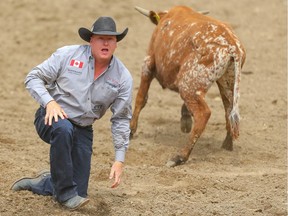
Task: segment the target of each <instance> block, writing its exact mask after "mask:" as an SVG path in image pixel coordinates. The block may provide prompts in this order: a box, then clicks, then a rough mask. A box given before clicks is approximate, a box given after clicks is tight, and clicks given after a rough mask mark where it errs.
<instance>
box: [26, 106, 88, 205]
mask: <svg viewBox="0 0 288 216" xmlns="http://www.w3.org/2000/svg"><path fill="white" fill-rule="evenodd" d="M45 114H46V110H45V109H44V108H43V107H40V108H39V109H38V110H37V112H36V114H35V121H34V125H35V128H36V131H37V133H38V135H39V136H40V138H41V139H42V140H43V141H45V142H46V143H48V144H50V171H51V176H50V175H49V176H48V177H47V178H44V180H43V181H41V182H40V183H39V184H38V185H36V186H35V187H33V188H32V191H33V192H34V193H37V194H40V195H52V196H54V197H55V198H56V200H57V201H59V202H64V201H66V200H68V199H70V198H72V197H74V196H76V195H79V196H82V197H87V189H88V182H89V176H90V166H91V156H92V144H93V128H92V126H87V127H79V126H77V125H75V124H73V123H71V122H70V121H69V120H68V119H61V118H59V119H58V122H55V121H53V123H52V125H51V126H48V125H45V124H44V117H45Z"/></svg>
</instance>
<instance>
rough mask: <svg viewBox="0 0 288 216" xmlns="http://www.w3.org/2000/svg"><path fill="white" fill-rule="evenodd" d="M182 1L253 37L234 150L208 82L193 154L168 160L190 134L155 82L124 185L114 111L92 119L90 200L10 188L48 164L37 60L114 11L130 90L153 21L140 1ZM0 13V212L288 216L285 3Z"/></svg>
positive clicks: (62, 5)
mask: <svg viewBox="0 0 288 216" xmlns="http://www.w3.org/2000/svg"><path fill="white" fill-rule="evenodd" d="M116 2H117V3H116ZM181 4H183V5H187V6H191V7H193V8H194V9H196V10H209V11H210V14H209V16H213V17H215V18H217V19H220V20H222V21H225V22H228V23H230V24H231V25H232V26H233V28H234V29H235V32H236V34H237V35H238V36H239V38H240V39H241V40H242V42H243V44H244V46H245V47H246V50H247V61H246V64H245V65H244V68H243V73H242V79H241V85H240V91H241V99H240V114H241V117H242V120H241V130H240V138H239V139H238V140H237V141H236V142H235V146H234V151H232V152H228V151H226V150H223V149H221V144H222V141H223V139H224V138H225V135H226V131H225V120H224V109H223V106H222V102H221V100H220V97H219V92H218V89H217V87H216V85H213V86H212V88H211V89H210V91H209V93H208V95H207V102H208V104H209V106H210V108H211V110H212V115H211V118H210V120H209V122H208V125H207V127H206V129H205V131H204V133H203V135H202V137H201V138H200V140H199V141H198V143H197V144H196V146H195V148H194V150H193V151H192V154H191V156H190V158H189V160H188V162H187V163H186V164H184V165H181V166H178V167H175V168H168V167H166V166H165V164H166V162H167V160H168V159H169V158H170V157H171V156H172V155H173V154H174V153H176V152H177V150H178V149H179V148H180V147H181V146H183V145H184V143H185V142H186V140H187V137H188V135H187V134H182V133H181V131H180V123H179V120H180V108H181V104H182V101H181V100H180V97H179V96H178V95H177V94H176V93H174V92H171V91H169V90H162V88H161V87H160V86H159V84H158V83H157V81H154V82H153V83H152V85H151V89H150V92H149V101H148V104H147V106H146V107H145V109H144V110H143V111H142V113H141V115H140V122H139V127H138V131H137V134H136V135H135V136H134V139H133V140H131V142H130V147H129V150H128V152H127V157H126V162H125V164H126V166H125V172H124V174H123V179H122V184H121V185H120V186H119V187H118V188H117V189H111V188H110V185H111V181H109V180H108V175H109V171H110V166H111V164H112V162H113V158H114V150H113V145H112V142H111V133H110V122H109V118H110V116H111V114H110V112H107V114H106V115H105V117H104V118H103V119H101V120H99V121H98V122H96V123H95V124H94V132H95V138H94V147H93V149H94V154H93V158H92V171H91V179H90V185H89V198H90V203H89V204H88V205H87V206H85V207H84V208H82V209H80V210H79V211H75V212H70V211H68V210H66V209H64V208H62V207H61V206H59V205H58V204H57V203H55V202H53V201H52V199H51V197H44V196H38V195H35V194H32V193H31V192H28V191H21V192H12V191H11V190H10V186H11V184H12V183H13V181H15V180H16V179H18V178H20V177H22V176H31V175H34V174H35V173H37V172H38V171H39V170H42V169H45V168H49V145H47V144H45V143H43V142H42V141H41V140H40V139H39V138H38V136H37V135H36V132H35V129H34V126H33V120H34V112H35V110H36V108H37V107H38V104H37V103H36V102H35V101H34V100H33V99H32V98H31V97H30V96H29V94H28V93H27V91H26V90H25V88H24V85H23V80H24V78H25V76H26V75H27V73H28V72H29V71H30V69H31V68H32V67H34V66H36V65H37V64H39V63H41V62H42V61H43V60H45V59H46V58H47V57H48V56H50V54H51V53H52V52H54V51H55V50H56V49H57V48H58V47H61V46H64V45H69V44H80V43H84V42H83V41H82V40H81V39H80V37H79V36H78V33H77V31H78V28H79V27H82V26H84V27H88V28H89V27H90V26H91V24H92V23H93V22H94V21H95V19H96V18H97V17H98V16H101V15H108V16H112V17H114V18H115V20H116V22H117V24H118V26H117V28H118V30H119V31H122V30H123V29H124V28H125V27H129V33H128V35H127V37H126V38H125V39H124V40H123V41H121V42H120V43H119V44H118V49H117V52H116V55H117V56H118V57H119V58H120V59H121V60H122V61H123V62H124V63H125V64H126V66H127V67H128V69H129V70H130V71H131V74H132V76H133V78H134V98H135V97H136V93H137V89H138V86H139V82H140V73H141V72H140V69H141V64H142V60H143V58H144V57H145V52H146V49H147V46H148V42H149V38H150V35H151V33H152V31H153V28H154V26H153V25H152V24H151V23H150V21H148V19H147V18H145V17H144V16H142V15H140V14H139V13H138V12H137V11H135V10H134V6H135V5H138V6H141V7H144V8H147V9H153V10H160V9H163V10H165V9H169V8H170V7H172V6H174V5H181ZM0 17H1V19H0V28H1V34H0V40H1V45H0V46H1V52H0V73H1V79H0V100H1V102H0V173H1V175H0V215H1V216H10V215H32V216H38V215H61V216H62V215H93V216H94V215H109V216H110V215H111V216H114V215H115V216H116V215H117V216H122V215H123V216H127V215H131V216H134V215H142V216H144V215H145V216H146V215H157V216H158V215H165V216H166V215H170V216H176V215H177V216H178V215H192V216H194V215H195V216H198V215H205V216H210V215H233V216H234V215H239V216H244V215H245V216H250V215H256V216H258V215H259V216H260V215H261V216H262V215H265V216H266V215H271V216H275V215H276V216H277V215H279V216H280V215H281V216H283V215H287V1H284V0H274V1H270V0H254V1H251V0H241V1H239V0H230V1H226V0H217V1H212V0H201V1H197V0H190V1H188V0H179V1H173V0H166V1H156V0H154V1H146V0H137V1H136V0H125V1H115V0H94V1H92V0H82V1H78V0H50V1H47V0H21V1H19V0H5V1H0ZM133 106H134V102H133Z"/></svg>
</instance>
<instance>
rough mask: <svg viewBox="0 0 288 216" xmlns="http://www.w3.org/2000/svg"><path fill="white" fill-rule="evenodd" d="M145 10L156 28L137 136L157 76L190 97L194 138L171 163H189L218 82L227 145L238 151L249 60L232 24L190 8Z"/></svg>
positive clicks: (186, 124) (187, 122)
mask: <svg viewBox="0 0 288 216" xmlns="http://www.w3.org/2000/svg"><path fill="white" fill-rule="evenodd" d="M140 12H141V13H143V10H142V11H140ZM144 13H145V12H144ZM145 15H147V16H148V17H149V18H150V20H151V21H152V22H153V23H154V24H156V28H155V30H154V32H153V35H152V38H151V41H150V45H149V48H148V53H147V56H146V58H145V59H144V63H143V66H142V75H141V83H140V87H139V90H138V93H137V97H136V102H135V108H134V112H133V117H132V120H131V124H130V127H131V135H133V134H134V133H135V132H136V130H137V124H138V118H139V114H140V111H141V109H142V108H143V107H144V106H145V104H146V101H147V98H148V90H149V87H150V84H151V81H152V80H153V79H154V78H156V79H157V80H158V82H159V83H160V85H161V86H162V87H163V88H168V89H171V90H173V91H176V92H179V94H180V96H181V98H182V99H183V101H184V103H183V106H182V109H181V114H182V117H181V129H182V131H183V132H190V136H189V140H188V142H187V143H186V144H185V145H184V147H183V148H182V149H181V150H180V151H179V152H178V153H177V154H175V156H173V157H172V158H171V159H170V160H169V161H168V162H167V165H168V166H176V165H179V164H182V163H184V162H186V161H187V160H188V158H189V155H190V153H191V151H192V149H193V147H194V145H195V143H196V142H197V140H198V138H199V137H200V136H201V134H202V132H203V131H204V129H205V126H206V124H207V122H208V120H209V117H210V115H211V110H210V108H209V107H208V105H207V103H206V101H205V95H206V93H207V91H208V89H209V88H210V87H211V85H212V84H213V83H214V82H216V83H217V85H218V87H219V91H220V94H221V98H222V101H223V104H224V109H225V118H226V130H227V135H226V138H225V140H224V142H223V144H222V147H223V148H225V149H227V150H233V140H234V139H236V138H237V137H238V136H239V120H240V116H239V111H238V100H239V82H240V76H241V68H242V66H243V64H244V61H245V50H244V47H243V45H242V44H241V42H240V41H239V39H238V38H237V36H236V35H235V34H234V33H233V31H232V30H231V28H230V27H228V26H227V25H226V24H224V23H222V22H220V21H218V20H216V19H213V18H211V17H208V16H206V15H203V14H201V13H198V12H196V11H194V10H193V9H191V8H189V7H185V6H176V7H174V8H172V9H170V10H169V11H166V12H159V13H155V12H153V11H149V12H146V14H145ZM191 116H193V120H194V121H193V122H194V123H193V126H192V120H191Z"/></svg>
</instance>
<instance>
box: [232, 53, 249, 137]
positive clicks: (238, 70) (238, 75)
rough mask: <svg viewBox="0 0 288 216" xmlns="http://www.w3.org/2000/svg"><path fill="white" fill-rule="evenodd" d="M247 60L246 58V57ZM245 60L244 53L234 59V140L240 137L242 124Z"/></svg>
mask: <svg viewBox="0 0 288 216" xmlns="http://www.w3.org/2000/svg"><path fill="white" fill-rule="evenodd" d="M244 58H245V57H244ZM244 58H243V55H242V52H240V56H235V57H234V74H235V81H234V89H233V108H232V110H231V112H230V115H229V121H230V127H231V128H230V129H231V135H232V138H233V139H237V138H238V137H239V123H240V114H239V106H238V103H239V98H240V93H239V83H240V78H241V68H242V64H243V63H244V62H242V61H244Z"/></svg>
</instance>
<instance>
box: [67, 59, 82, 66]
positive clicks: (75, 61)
mask: <svg viewBox="0 0 288 216" xmlns="http://www.w3.org/2000/svg"><path fill="white" fill-rule="evenodd" d="M83 65H84V62H82V61H78V60H75V59H72V60H71V61H70V66H72V67H77V68H82V67H83Z"/></svg>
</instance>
